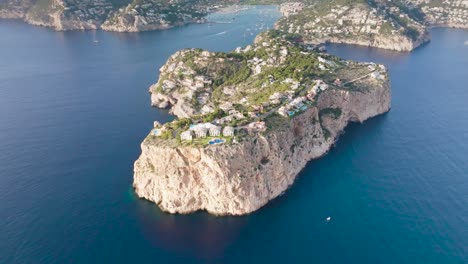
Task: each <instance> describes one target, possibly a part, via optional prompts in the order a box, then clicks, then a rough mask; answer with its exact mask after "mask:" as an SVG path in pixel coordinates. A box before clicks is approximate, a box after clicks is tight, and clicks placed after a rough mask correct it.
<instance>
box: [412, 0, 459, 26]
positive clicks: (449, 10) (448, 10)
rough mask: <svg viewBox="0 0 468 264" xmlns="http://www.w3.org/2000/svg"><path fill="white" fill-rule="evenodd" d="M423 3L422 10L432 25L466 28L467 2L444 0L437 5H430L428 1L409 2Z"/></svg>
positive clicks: (416, 0) (414, 1) (413, 0)
mask: <svg viewBox="0 0 468 264" xmlns="http://www.w3.org/2000/svg"><path fill="white" fill-rule="evenodd" d="M409 1H410V2H413V3H418V2H423V3H422V4H423V7H422V10H423V12H424V14H426V19H427V20H428V21H430V22H431V23H433V24H438V25H449V26H460V27H468V1H467V0H444V1H442V3H441V4H439V5H431V3H430V2H431V1H429V0H409Z"/></svg>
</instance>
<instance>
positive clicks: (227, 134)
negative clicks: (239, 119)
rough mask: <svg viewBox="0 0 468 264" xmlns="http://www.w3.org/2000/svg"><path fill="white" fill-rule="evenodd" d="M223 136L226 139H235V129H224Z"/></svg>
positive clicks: (229, 127)
mask: <svg viewBox="0 0 468 264" xmlns="http://www.w3.org/2000/svg"><path fill="white" fill-rule="evenodd" d="M223 136H225V137H233V136H234V128H233V127H231V126H227V127H224V129H223Z"/></svg>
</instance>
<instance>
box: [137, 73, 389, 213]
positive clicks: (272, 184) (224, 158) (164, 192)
mask: <svg viewBox="0 0 468 264" xmlns="http://www.w3.org/2000/svg"><path fill="white" fill-rule="evenodd" d="M390 100H391V96H390V87H389V83H388V82H386V83H384V84H378V85H375V86H374V87H373V88H371V89H367V90H365V91H345V90H335V89H330V90H327V91H325V92H324V93H323V94H322V95H321V96H320V97H319V99H318V101H317V106H316V107H314V108H310V109H308V110H307V111H306V112H304V113H302V114H301V115H299V116H297V117H294V118H293V119H291V121H290V122H289V124H288V125H286V126H285V127H284V128H283V129H279V130H274V131H271V132H270V133H266V134H263V135H261V134H257V135H255V136H254V137H250V138H247V139H246V140H244V141H241V142H239V143H237V144H233V145H231V146H228V145H218V146H209V147H195V146H181V147H176V148H173V147H164V146H161V145H158V144H154V143H152V142H151V141H150V140H145V141H144V142H143V143H142V146H141V147H142V154H141V156H140V158H139V159H138V160H137V161H136V162H135V167H134V171H135V174H134V183H133V186H134V188H135V191H136V193H137V195H138V196H139V197H141V198H145V199H148V200H150V201H153V202H155V203H157V204H158V206H159V207H160V208H161V209H162V210H164V211H167V212H170V213H190V212H194V211H198V210H206V211H208V212H210V213H213V214H217V215H243V214H248V213H251V212H253V211H255V210H257V209H259V208H260V207H262V206H264V205H265V204H266V203H267V202H268V201H270V200H272V199H274V198H275V197H278V196H279V195H281V194H282V193H283V192H284V191H286V190H287V189H288V187H289V186H291V184H293V182H294V180H295V178H296V176H297V175H298V173H299V172H300V171H301V170H302V169H303V168H304V166H305V165H306V164H307V162H308V161H310V160H312V159H316V158H319V157H321V156H322V155H324V154H325V153H326V152H327V151H328V150H329V149H330V147H331V146H332V145H333V143H334V142H335V140H336V139H337V138H338V136H339V135H340V133H342V132H343V129H344V128H345V127H346V125H347V124H348V123H349V122H363V121H365V120H367V119H368V118H370V117H373V116H376V115H379V114H382V113H385V112H387V111H388V110H389V109H390ZM331 108H339V109H341V114H340V115H339V116H334V115H330V114H327V111H326V109H331Z"/></svg>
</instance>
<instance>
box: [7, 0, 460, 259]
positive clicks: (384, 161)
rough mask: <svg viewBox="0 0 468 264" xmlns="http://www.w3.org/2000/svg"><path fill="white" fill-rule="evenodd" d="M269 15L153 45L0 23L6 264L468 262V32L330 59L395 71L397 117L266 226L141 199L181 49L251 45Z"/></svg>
mask: <svg viewBox="0 0 468 264" xmlns="http://www.w3.org/2000/svg"><path fill="white" fill-rule="evenodd" d="M273 10H274V8H273V7H264V8H257V9H251V10H248V11H245V12H242V13H236V14H227V15H230V16H233V17H234V16H235V17H236V18H235V20H234V21H235V22H232V23H229V24H224V23H222V24H221V23H219V24H203V25H190V26H186V27H181V28H175V29H171V30H168V31H163V32H151V33H142V34H113V33H104V32H100V31H97V32H92V31H91V32H68V33H57V32H52V31H50V30H46V29H42V28H34V27H30V26H27V25H24V24H21V23H17V22H5V21H2V22H1V23H0V36H2V37H1V38H0V58H1V60H0V120H1V123H0V149H2V151H1V152H0V198H1V199H2V203H0V217H1V219H2V220H1V221H2V222H1V225H0V233H2V234H4V238H3V239H2V240H1V241H0V243H1V244H0V262H1V263H15V262H17V263H38V262H39V263H64V262H75V263H103V262H115V263H118V262H139V263H154V262H159V263H207V262H208V263H219V262H221V263H239V262H245V263H261V262H267V263H268V262H270V263H271V262H291V263H298V262H318V263H322V262H327V263H343V262H351V261H356V262H362V263H376V262H378V263H421V262H423V263H464V262H466V261H467V255H468V253H467V252H468V248H467V246H466V245H468V239H467V238H468V235H467V234H468V230H467V227H466V226H467V225H466V223H467V222H468V211H467V207H466V204H468V185H467V175H466V171H468V165H467V164H466V162H465V161H466V159H467V158H468V143H466V142H468V138H467V135H468V123H467V119H466V116H467V114H468V107H467V106H466V98H467V97H468V90H467V89H466V84H465V83H466V72H468V48H467V46H465V45H464V42H465V41H467V40H468V33H467V31H463V30H451V29H434V30H432V31H431V34H432V42H431V43H429V44H427V45H424V46H422V47H421V48H419V49H416V50H415V51H414V52H413V53H411V54H401V53H393V52H387V51H382V50H377V49H368V48H358V47H351V46H330V47H329V51H330V52H331V53H333V54H336V55H339V56H342V57H344V58H346V59H355V60H359V61H376V62H378V63H383V64H385V65H387V66H388V69H389V71H390V77H391V82H392V99H393V100H392V110H391V111H390V112H389V113H388V114H386V115H384V116H381V117H378V118H376V119H372V120H369V121H368V122H366V123H365V124H364V125H358V124H356V125H352V126H351V127H349V128H348V129H346V133H345V134H344V135H343V136H342V137H341V138H340V140H339V142H338V144H337V145H336V147H335V148H333V149H332V150H331V151H330V153H329V154H328V155H327V156H325V157H323V158H321V159H319V160H316V161H312V162H311V163H309V165H308V166H307V167H306V168H305V170H304V171H303V172H302V173H301V174H300V176H299V178H298V180H297V181H296V183H295V184H294V185H293V187H292V188H291V189H290V190H288V191H287V192H286V194H285V195H284V196H282V197H280V198H278V199H276V200H274V201H273V202H272V203H271V204H269V205H267V206H266V207H264V208H263V209H261V210H260V211H258V212H257V213H254V214H252V215H250V216H246V217H226V218H217V217H213V216H210V215H208V214H206V213H196V214H193V215H182V216H181V215H175V216H174V215H167V214H165V213H162V212H161V211H160V210H159V209H158V208H157V207H156V206H155V205H154V204H152V203H149V202H146V201H144V200H139V199H136V198H135V196H134V193H133V190H132V187H131V184H132V174H133V171H132V170H133V162H134V161H135V159H136V158H137V157H138V155H139V154H140V149H139V144H140V142H141V141H142V139H143V138H144V137H145V136H146V135H147V133H148V131H149V130H150V129H151V127H152V122H153V121H154V120H159V121H161V122H165V121H169V120H172V118H173V117H171V116H170V115H168V114H167V113H166V112H165V111H160V110H156V109H152V108H151V107H150V101H149V95H148V87H149V86H150V85H151V84H152V83H154V82H155V81H156V80H157V77H158V76H157V70H158V69H159V68H160V66H161V65H162V64H163V63H164V62H165V61H166V60H167V58H168V56H170V55H171V54H172V53H174V52H175V51H177V50H179V49H181V48H186V47H202V48H206V49H210V50H217V51H228V50H232V49H234V48H236V47H237V46H243V45H246V44H249V43H251V42H252V40H253V38H254V35H255V34H256V33H255V34H249V33H248V32H249V31H248V30H247V28H249V29H253V28H256V27H257V26H256V25H257V24H258V25H260V24H262V23H265V24H268V25H269V26H270V27H271V25H272V23H273V22H274V21H275V20H276V18H275V17H274V15H271V16H270V15H265V16H262V15H261V14H262V13H263V14H266V13H270V14H271V12H274V11H273ZM258 14H260V15H258ZM252 18H255V19H252ZM223 19H224V18H223ZM226 21H233V20H232V18H231V19H229V18H227V19H226ZM258 27H260V26H258ZM264 27H267V26H264ZM246 32H247V33H246ZM32 40H34V41H32ZM329 216H330V217H331V221H330V222H328V223H327V222H326V221H325V219H326V217H329Z"/></svg>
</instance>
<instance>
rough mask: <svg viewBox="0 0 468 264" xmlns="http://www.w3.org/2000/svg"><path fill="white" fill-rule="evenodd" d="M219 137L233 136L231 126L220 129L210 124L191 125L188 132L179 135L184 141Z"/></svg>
mask: <svg viewBox="0 0 468 264" xmlns="http://www.w3.org/2000/svg"><path fill="white" fill-rule="evenodd" d="M221 135H223V136H224V137H232V136H234V128H233V127H231V126H226V127H224V128H222V127H221V126H216V125H213V124H211V123H202V124H197V125H191V126H190V129H189V130H187V131H184V132H182V133H181V134H180V138H181V139H182V140H185V141H191V140H193V139H194V138H206V137H208V136H210V137H219V136H221Z"/></svg>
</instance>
